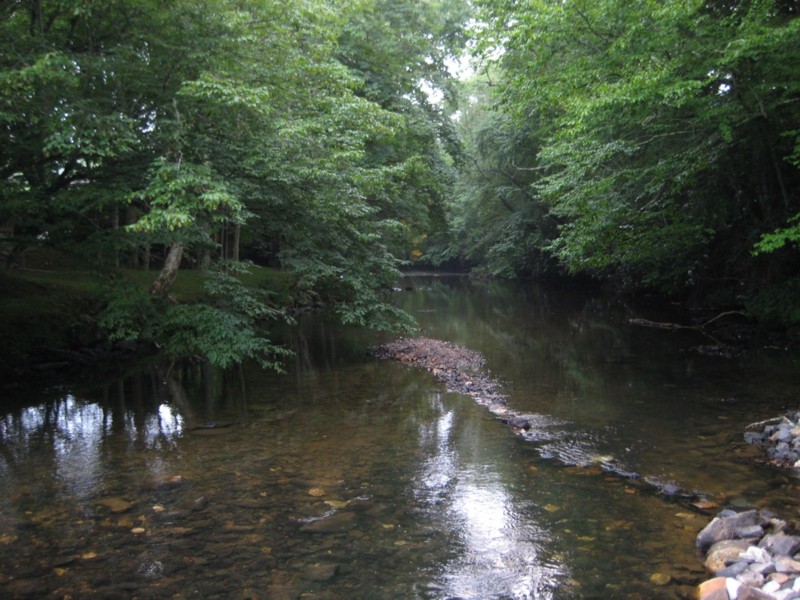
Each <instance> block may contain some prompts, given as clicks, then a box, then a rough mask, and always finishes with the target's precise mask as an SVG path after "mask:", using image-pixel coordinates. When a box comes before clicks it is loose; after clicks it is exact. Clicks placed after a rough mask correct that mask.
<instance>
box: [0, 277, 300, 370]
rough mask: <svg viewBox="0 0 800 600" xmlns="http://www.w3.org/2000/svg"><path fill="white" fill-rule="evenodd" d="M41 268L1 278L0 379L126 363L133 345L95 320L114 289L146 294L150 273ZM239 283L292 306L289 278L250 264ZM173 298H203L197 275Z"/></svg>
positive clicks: (181, 281) (183, 281)
mask: <svg viewBox="0 0 800 600" xmlns="http://www.w3.org/2000/svg"><path fill="white" fill-rule="evenodd" d="M45 267H46V265H45V266H43V268H39V267H38V266H37V267H36V268H27V269H14V270H12V271H9V272H5V273H2V274H0V376H2V377H3V378H4V379H13V378H16V377H20V376H25V375H26V374H29V373H37V372H42V371H50V370H55V369H61V368H69V367H72V366H76V367H81V366H86V365H94V364H99V363H104V362H108V361H124V360H128V359H129V358H130V357H131V353H132V352H133V351H136V350H138V349H139V347H140V345H139V344H134V343H127V342H125V343H121V344H120V343H110V342H109V341H108V340H107V337H106V335H105V332H104V331H102V329H101V327H100V323H99V321H100V317H101V315H102V312H103V310H104V308H105V306H106V304H107V302H108V297H109V293H110V292H111V290H112V289H113V287H114V285H115V284H119V283H121V282H126V283H127V284H129V285H132V286H134V287H135V288H138V289H142V290H146V289H147V287H148V286H149V285H150V283H151V282H152V280H153V279H154V278H155V276H156V273H155V272H148V271H142V270H133V269H121V270H117V271H113V272H112V271H108V272H98V271H93V270H89V269H81V268H60V267H58V268H56V267H53V268H49V267H48V268H45ZM241 280H242V282H243V283H244V284H245V285H247V286H250V287H255V288H258V289H261V290H264V291H266V292H267V293H268V294H270V299H271V300H272V301H273V302H274V303H276V304H277V305H280V306H284V305H286V306H288V305H290V304H291V303H292V302H293V299H292V294H291V287H292V285H293V282H294V278H293V277H292V276H291V275H289V274H288V273H284V272H282V271H278V270H276V269H268V268H264V267H255V266H254V267H252V268H251V269H250V273H247V274H244V275H242V276H241ZM173 295H174V297H175V298H176V300H177V301H178V302H181V303H194V302H200V301H203V299H204V298H205V297H206V292H205V290H204V286H203V273H202V272H201V271H198V270H182V271H180V273H179V276H178V278H177V280H176V282H175V287H174V289H173Z"/></svg>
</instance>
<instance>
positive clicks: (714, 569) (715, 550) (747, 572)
mask: <svg viewBox="0 0 800 600" xmlns="http://www.w3.org/2000/svg"><path fill="white" fill-rule="evenodd" d="M744 439H745V441H747V442H748V443H750V444H755V445H757V446H760V447H761V448H763V449H764V452H765V455H766V457H767V458H766V462H768V463H769V464H772V465H774V466H776V467H779V468H785V469H792V470H798V469H800V412H798V411H795V412H790V413H787V414H785V415H783V416H781V417H776V418H774V419H768V420H766V421H760V422H758V423H753V424H751V425H748V427H747V428H746V431H745V434H744ZM796 530H797V525H796V524H795V525H794V526H791V525H789V524H788V523H787V522H786V521H784V520H782V519H780V518H778V517H777V516H775V515H772V514H770V513H768V512H764V511H755V510H749V511H745V512H741V513H736V512H733V511H722V512H721V513H719V514H718V515H717V516H716V517H715V518H714V520H713V521H711V523H709V524H708V526H707V527H706V528H705V529H703V531H701V532H700V534H699V535H698V536H697V548H698V550H700V551H701V552H703V553H704V555H705V557H706V558H705V567H706V570H708V571H709V572H710V573H712V574H713V575H714V576H715V577H714V578H713V579H710V580H708V581H706V582H704V583H703V584H701V585H700V587H699V589H698V598H699V599H700V600H742V599H745V598H771V599H776V600H788V599H791V598H800V536H799V535H796Z"/></svg>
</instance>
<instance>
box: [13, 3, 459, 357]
mask: <svg viewBox="0 0 800 600" xmlns="http://www.w3.org/2000/svg"><path fill="white" fill-rule="evenodd" d="M35 4H36V6H37V7H39V8H40V9H41V10H33V9H32V8H31V7H32V6H33V5H31V7H29V6H28V4H26V3H19V2H12V3H6V4H5V5H4V6H3V8H2V9H0V10H2V13H3V20H2V21H0V40H2V41H0V220H1V221H2V222H4V223H5V222H11V223H13V225H14V229H15V235H14V238H13V240H12V245H13V249H12V251H11V252H10V253H9V254H8V256H7V261H8V262H13V260H14V259H15V257H16V256H17V255H18V254H19V252H21V251H23V250H24V249H25V248H27V247H30V246H35V245H48V246H50V247H52V248H54V249H57V250H58V251H60V252H69V253H71V254H76V255H79V256H81V257H82V259H83V261H85V262H91V263H93V264H96V265H97V266H99V267H102V268H105V269H107V268H109V267H114V268H115V267H117V266H119V265H122V266H133V264H134V263H135V262H137V261H138V262H139V264H141V259H142V258H143V257H144V256H147V257H148V260H149V259H150V258H152V259H153V262H156V261H157V260H159V258H156V257H163V256H164V254H166V252H165V251H164V250H165V249H166V247H168V246H171V249H173V250H176V251H175V252H174V253H171V254H170V256H171V257H173V258H175V259H177V258H179V257H180V258H182V259H183V260H184V261H187V262H191V263H193V264H195V265H205V264H207V263H208V261H209V260H211V259H212V258H216V257H217V256H218V257H220V258H223V259H226V258H238V257H239V255H240V254H241V255H242V256H246V257H250V258H253V259H255V260H259V261H264V262H268V263H269V264H270V265H273V266H280V267H282V268H284V269H287V270H291V271H292V277H293V278H294V279H293V280H294V281H295V282H296V285H297V288H298V291H299V292H301V293H304V294H306V296H307V297H308V298H321V299H323V300H324V301H325V304H326V306H328V307H330V308H331V309H332V310H333V311H334V312H336V313H337V314H338V315H339V316H340V317H341V318H342V319H343V320H345V321H347V322H352V323H359V324H369V325H374V326H377V327H382V328H386V327H392V326H400V327H403V326H407V325H408V319H407V317H406V316H405V315H402V314H399V313H398V312H397V311H396V310H395V309H394V308H393V307H392V306H391V304H390V302H389V301H388V297H387V295H386V294H387V290H389V289H390V288H391V286H392V284H393V283H394V281H393V278H394V277H395V276H396V274H397V266H398V265H399V264H400V262H401V261H402V259H404V258H407V257H408V256H409V254H410V252H411V251H412V249H415V246H414V243H413V240H415V239H419V238H421V237H424V236H426V235H428V233H429V232H430V231H431V230H433V229H436V228H441V227H442V225H443V224H442V214H443V205H444V201H445V198H446V197H447V194H448V186H449V184H450V183H451V182H452V169H450V168H449V165H450V164H452V162H453V160H454V159H453V157H455V156H456V155H457V153H458V144H457V143H456V140H455V137H454V135H453V130H452V127H451V126H450V120H449V119H448V116H447V110H449V109H447V110H446V109H444V108H443V107H442V105H438V104H436V103H434V102H431V101H430V100H429V99H428V97H427V94H426V92H425V91H424V90H423V82H424V84H425V85H426V86H427V88H428V89H438V90H440V91H441V92H442V94H444V95H445V96H447V97H448V98H450V97H452V96H453V94H452V77H451V76H450V75H449V73H448V71H447V68H446V62H445V61H446V59H447V58H448V57H452V56H455V55H457V54H458V53H459V52H460V50H461V48H463V44H464V38H463V36H462V24H463V22H464V21H465V20H466V18H467V14H466V7H467V4H466V2H464V1H462V0H437V1H436V2H424V3H419V2H411V1H406V0H403V1H402V2H388V1H384V0H358V1H356V2H343V1H341V0H298V1H293V2H289V3H286V2H284V1H278V0H248V1H245V2H240V1H238V0H209V1H207V2H197V1H196V0H175V1H172V2H167V3H164V2H158V1H156V0H135V1H132V0H111V1H109V2H104V3H94V2H79V3H75V2H62V1H60V0H42V1H41V2H37V3H35ZM178 249H180V251H181V252H178V251H177V250H178ZM174 262H177V260H176V261H167V265H169V266H171V265H173V264H174ZM159 281H164V282H165V283H164V285H165V286H169V285H170V283H169V282H170V281H171V278H167V277H164V278H160V280H159ZM208 284H209V285H211V286H212V287H213V289H212V290H211V291H212V292H214V293H217V294H218V295H219V294H222V296H224V298H225V299H224V300H223V299H222V297H218V298H217V301H218V302H221V303H222V304H223V305H224V309H223V308H222V307H220V306H218V305H217V304H202V305H192V306H188V305H179V306H174V305H169V304H165V303H161V302H159V301H158V300H155V299H152V298H148V297H145V296H142V295H138V296H137V295H133V294H132V295H131V296H130V297H125V294H124V293H121V292H120V293H117V294H114V295H113V298H112V301H111V303H110V304H109V308H108V310H107V312H106V317H105V322H106V324H107V326H108V330H109V331H112V332H116V333H115V335H117V336H123V337H131V336H139V337H152V338H153V339H157V340H158V341H159V343H160V344H162V345H163V346H164V347H165V349H167V350H168V351H169V352H171V353H175V354H177V353H179V352H181V351H186V352H193V353H198V354H202V355H205V356H209V357H211V358H212V360H215V361H217V362H219V363H227V362H229V361H230V360H233V357H234V356H235V355H237V354H238V355H241V356H242V357H246V356H252V355H254V354H263V351H267V350H268V349H269V345H268V343H267V342H264V343H265V344H267V345H265V346H260V345H259V344H261V343H262V342H259V341H258V340H260V339H261V337H260V335H261V334H260V333H257V332H256V329H255V328H251V327H250V325H248V324H249V323H251V322H255V321H257V320H258V319H262V318H264V317H271V315H259V314H257V313H258V311H257V310H256V306H257V305H258V306H263V305H264V299H257V301H258V303H259V304H252V303H251V300H252V299H248V297H247V295H246V294H245V292H244V291H243V290H242V289H240V288H232V289H229V290H227V291H224V290H223V288H225V286H227V285H233V283H232V281H227V282H226V281H225V280H220V279H219V278H217V279H214V280H209V281H208ZM177 285H178V289H179V288H180V277H178V284H177ZM214 286H216V287H214ZM238 294H244V295H243V296H242V297H241V298H239V299H238V300H237V299H236V296H237V295H238ZM220 311H221V312H220ZM236 328H238V329H239V330H240V331H241V332H242V334H241V336H240V338H239V341H238V342H237V341H235V340H233V339H232V335H233V333H232V332H234V331H235V330H236ZM226 332H231V333H230V335H229V334H228V333H226ZM214 336H218V338H219V341H218V343H219V344H225V345H226V347H227V350H226V349H221V348H218V349H214V348H212V347H211V344H212V339H213V337H214ZM193 340H194V341H193ZM193 344H194V345H193Z"/></svg>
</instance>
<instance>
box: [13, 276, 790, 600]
mask: <svg viewBox="0 0 800 600" xmlns="http://www.w3.org/2000/svg"><path fill="white" fill-rule="evenodd" d="M401 286H402V288H403V289H404V291H402V292H399V293H398V294H397V301H398V303H399V304H400V305H401V306H403V307H404V308H405V309H406V310H408V311H409V312H411V313H412V314H413V315H414V316H415V317H417V319H418V320H419V322H420V324H421V327H422V333H423V334H425V335H427V336H430V337H436V338H441V339H446V340H450V341H453V342H455V343H457V344H462V345H464V346H466V347H468V348H470V349H472V350H476V351H478V352H481V353H483V355H484V356H485V357H486V361H487V368H488V369H490V370H491V372H492V375H493V376H495V377H497V378H498V379H499V380H500V381H502V382H503V391H504V392H505V393H506V394H507V396H508V404H509V406H510V407H511V408H513V410H514V412H516V413H521V414H525V415H526V416H528V417H529V419H530V420H531V422H532V423H533V428H532V429H531V432H530V433H529V435H528V436H527V437H526V438H523V437H520V436H517V435H514V434H513V433H512V432H511V431H510V430H509V429H508V428H507V427H506V426H505V425H503V424H502V423H501V422H500V421H499V420H498V419H497V418H496V417H495V416H493V415H492V414H490V413H489V412H488V411H487V410H486V409H485V408H483V407H481V406H478V405H477V404H475V402H473V401H472V400H471V399H470V398H468V397H465V396H461V395H458V394H451V393H447V392H446V391H445V389H444V387H443V385H442V384H440V383H439V382H437V381H436V380H435V379H434V378H433V376H432V375H430V374H428V373H427V372H425V371H423V370H421V369H414V368H413V367H408V366H405V365H400V364H395V363H388V362H379V361H376V360H375V359H373V358H370V357H369V356H368V355H367V353H366V348H367V346H369V345H371V344H375V343H378V342H380V341H381V338H380V337H379V336H375V335H370V334H366V333H364V332H360V331H354V330H342V329H341V328H337V327H333V326H331V325H329V324H325V323H323V322H321V321H320V320H319V319H318V318H314V317H310V318H308V319H304V320H302V321H301V323H300V324H299V326H298V327H296V328H295V329H293V330H292V332H291V333H290V334H287V336H288V337H287V340H288V343H289V344H290V345H291V346H292V348H293V349H294V351H295V357H294V358H293V359H291V360H289V361H288V362H287V364H286V369H287V373H286V374H283V375H280V374H275V373H271V372H265V371H262V370H260V369H258V368H255V367H245V368H241V369H234V370H231V371H228V372H220V371H215V370H212V369H210V368H207V367H204V366H202V365H193V366H184V367H179V366H174V365H173V366H170V365H160V364H152V363H151V364H148V365H144V366H141V367H138V368H132V369H131V371H130V372H129V373H127V374H125V375H124V376H119V375H118V376H115V377H113V378H109V377H103V376H101V375H100V374H96V375H95V376H92V377H81V378H77V377H76V378H74V379H63V380H61V381H58V382H55V383H47V382H44V381H43V382H30V383H29V384H25V385H24V386H18V387H6V388H4V389H3V406H4V407H5V408H4V409H3V411H2V416H0V597H4V598H5V597H8V598H75V599H77V598H110V597H115V598H117V597H131V598H133V597H137V598H343V599H344V598H348V599H349V598H378V599H379V598H420V599H428V598H430V599H434V598H436V599H439V598H476V599H477V598H516V599H525V598H542V599H549V598H553V599H561V598H684V597H689V595H690V594H691V592H692V589H693V586H694V585H696V584H697V583H698V582H699V581H700V580H702V579H703V578H704V576H705V575H704V573H703V570H702V564H701V559H700V557H699V556H698V555H697V554H696V552H695V549H694V538H695V535H696V534H697V532H698V531H699V530H700V529H701V528H702V527H703V526H704V525H705V524H706V523H707V522H708V521H709V520H710V518H711V516H712V515H713V514H714V513H715V512H716V511H717V510H719V509H718V508H711V509H708V510H705V511H703V510H700V509H698V508H696V507H693V506H692V504H691V503H692V502H696V501H703V502H709V503H714V504H717V505H718V506H719V508H722V507H724V506H736V507H742V508H744V507H747V506H758V507H760V508H767V509H770V510H773V511H775V512H777V513H778V514H779V515H780V516H783V517H784V518H787V519H799V518H800V500H798V498H800V493H798V492H800V479H798V478H796V477H793V476H790V475H788V474H785V473H781V472H778V471H776V470H773V469H770V468H765V467H760V466H758V465H757V464H755V462H754V458H757V457H758V456H759V454H758V452H757V451H756V450H755V449H753V448H749V447H747V446H746V444H745V443H744V442H743V440H742V432H743V429H744V427H745V426H746V425H747V424H748V423H750V422H753V421H757V420H761V419H766V418H770V417H773V416H777V415H779V414H781V413H782V412H784V411H786V410H789V409H796V408H797V407H798V404H800V398H798V391H799V390H800V369H798V356H797V355H796V354H792V353H788V352H786V351H783V350H780V349H777V348H772V349H754V350H752V351H750V352H748V353H746V354H743V355H741V356H739V357H737V358H720V357H714V356H705V355H703V354H701V353H699V352H697V351H696V348H697V346H700V345H704V344H709V343H710V342H709V340H708V339H707V338H705V337H704V336H702V335H701V334H699V333H698V332H694V331H683V332H670V331H664V330H656V329H648V328H642V327H636V326H632V325H629V324H628V319H629V318H630V317H644V318H650V319H653V320H660V318H661V317H663V315H660V314H658V313H657V312H655V309H653V311H654V312H652V313H651V314H641V311H642V310H645V309H637V310H634V309H631V308H628V307H625V306H620V305H616V304H614V303H611V302H610V301H607V300H604V299H603V298H601V297H588V296H586V295H585V294H581V293H577V292H576V291H575V290H554V289H549V290H545V289H542V288H538V287H535V286H532V285H522V284H505V283H498V282H476V281H470V280H468V279H466V278H457V277H453V278H446V277H412V278H408V279H406V280H404V281H403V282H402V283H401ZM406 288H410V289H406ZM609 464H613V465H614V466H615V471H614V472H611V471H609V470H608V469H606V468H605V466H607V465H609ZM620 471H624V472H627V473H631V474H633V473H636V474H637V477H636V478H628V477H622V476H619V475H618V474H615V473H617V472H620ZM645 479H648V480H649V479H652V480H657V481H660V482H671V483H673V484H674V485H675V486H676V487H677V488H680V489H681V490H685V491H689V492H691V494H692V495H693V498H691V499H689V498H677V497H673V496H664V495H662V494H657V493H655V491H653V490H652V489H651V488H649V487H646V486H641V485H637V482H639V481H643V480H645Z"/></svg>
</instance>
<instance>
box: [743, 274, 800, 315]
mask: <svg viewBox="0 0 800 600" xmlns="http://www.w3.org/2000/svg"><path fill="white" fill-rule="evenodd" d="M798 298H800V278H798V277H793V278H789V279H787V280H785V281H781V282H780V283H776V284H774V285H771V286H769V287H765V288H764V289H762V290H761V291H759V292H757V293H755V294H753V295H752V296H751V297H750V298H748V300H747V303H746V307H747V312H748V313H750V314H752V315H753V316H754V317H756V318H757V319H758V320H759V321H761V322H763V323H766V324H768V325H772V326H779V327H780V326H784V327H785V326H793V325H794V326H796V325H800V304H798V302H797V299H798Z"/></svg>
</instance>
